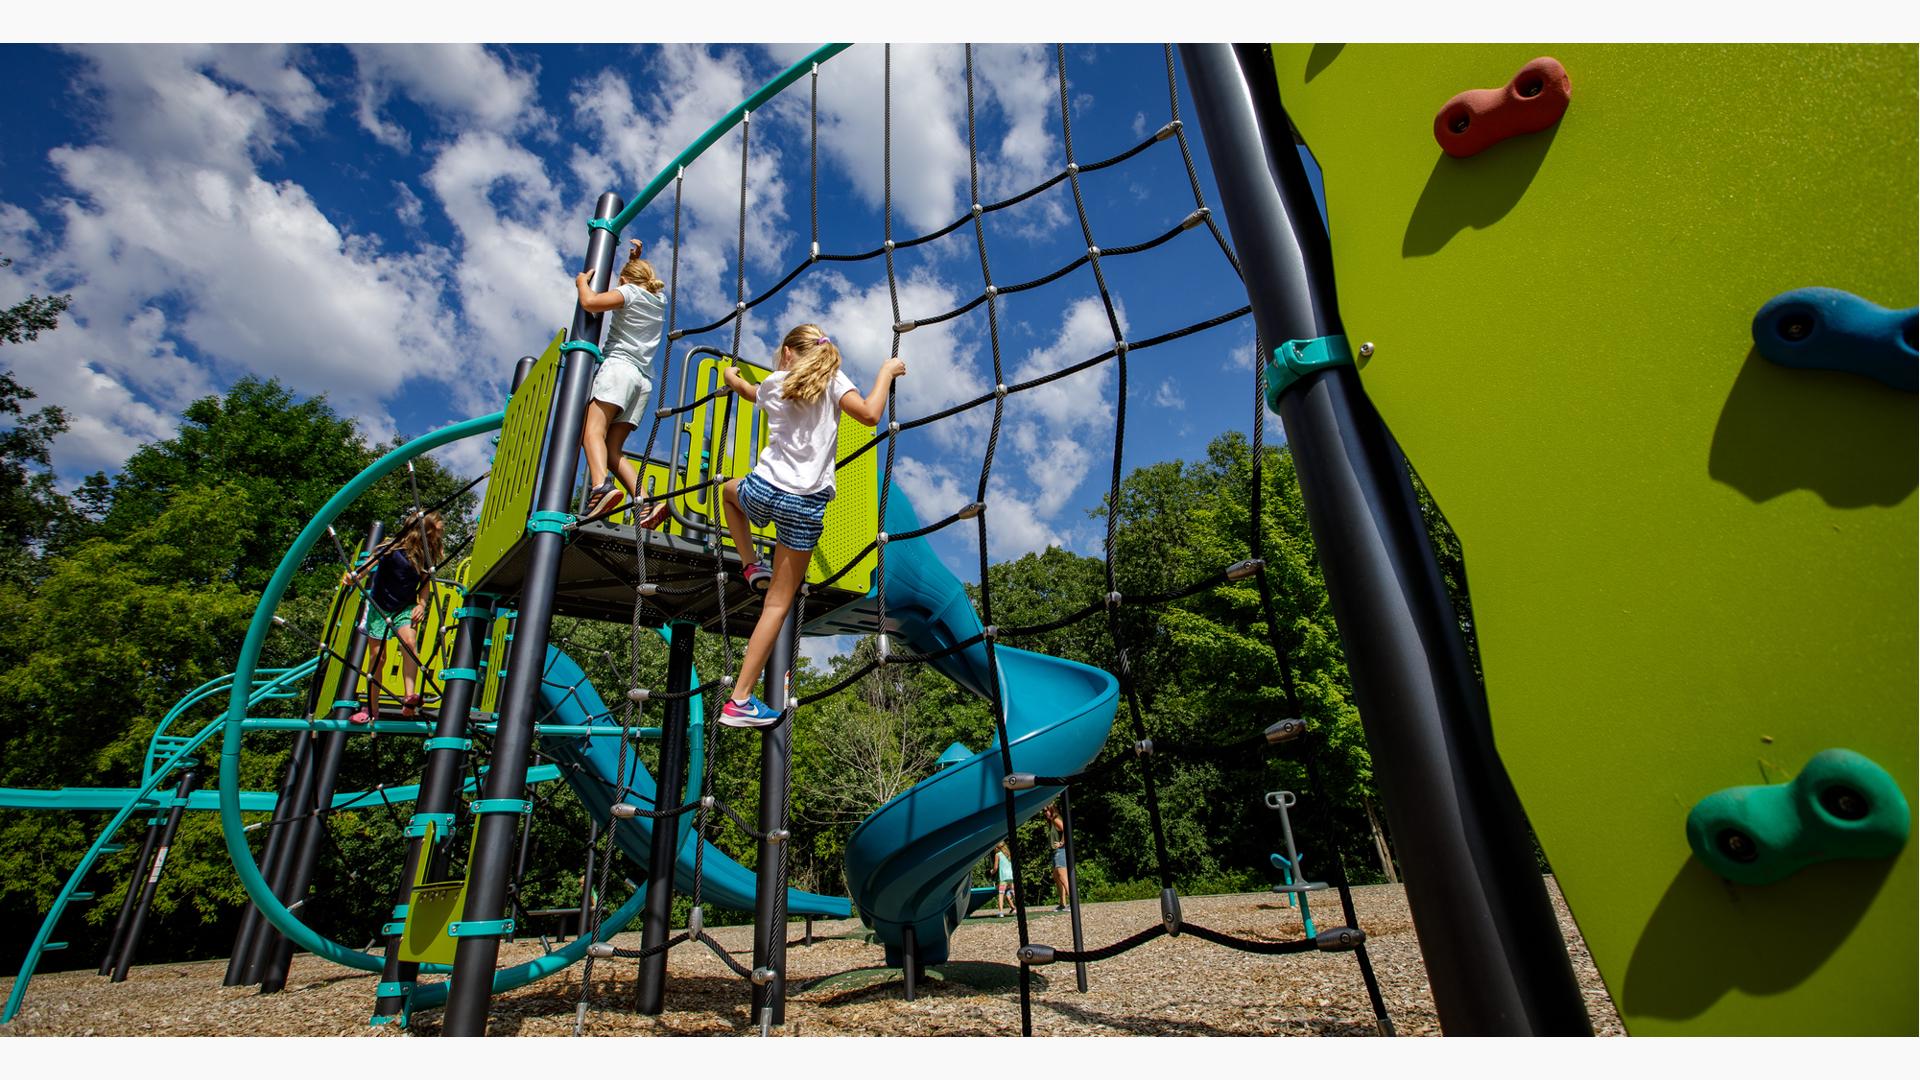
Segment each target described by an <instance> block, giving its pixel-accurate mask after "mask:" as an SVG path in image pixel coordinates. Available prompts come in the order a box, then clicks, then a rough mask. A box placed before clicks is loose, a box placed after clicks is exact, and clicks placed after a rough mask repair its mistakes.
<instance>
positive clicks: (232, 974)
mask: <svg viewBox="0 0 1920 1080" xmlns="http://www.w3.org/2000/svg"><path fill="white" fill-rule="evenodd" d="M312 745H313V738H312V737H311V736H310V735H308V734H307V733H306V732H304V731H303V732H298V733H296V734H295V735H294V737H293V749H292V751H291V752H290V753H288V754H287V768H286V772H285V774H284V775H283V776H282V777H281V778H280V788H279V791H278V797H277V798H275V799H274V802H273V815H272V817H270V818H269V819H268V821H267V842H266V844H265V845H264V846H263V848H262V850H261V853H260V876H261V877H263V878H265V879H266V880H267V884H268V887H269V888H274V889H275V892H274V895H275V896H276V897H277V896H279V895H280V893H279V891H278V889H277V888H276V887H275V886H274V882H275V881H276V880H278V876H279V872H280V865H281V863H282V861H283V859H282V857H281V855H282V852H283V851H285V849H286V843H285V840H284V836H285V834H286V832H287V829H286V823H287V819H289V818H291V817H292V816H293V815H294V809H293V796H294V792H295V790H296V789H297V788H298V786H299V784H300V780H301V778H302V777H303V776H305V775H306V772H307V750H308V748H309V747H311V746H312ZM266 925H267V920H266V919H265V918H264V917H262V916H261V914H260V909H259V908H257V907H255V906H254V905H252V904H251V903H249V904H248V905H247V909H246V911H245V912H243V913H241V916H240V929H239V930H237V931H235V932H234V935H233V952H232V953H231V954H230V955H229V956H228V957H227V974H226V978H225V979H224V980H223V981H222V983H221V985H222V986H244V985H246V984H247V983H250V982H253V981H254V980H253V978H252V969H253V956H254V952H255V950H256V949H257V948H258V947H259V943H260V934H261V928H262V927H265V926H266ZM101 974H102V975H104V974H106V972H104V971H103V972H101Z"/></svg>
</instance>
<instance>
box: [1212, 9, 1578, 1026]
mask: <svg viewBox="0 0 1920 1080" xmlns="http://www.w3.org/2000/svg"><path fill="white" fill-rule="evenodd" d="M1236 52H1237V53H1238V55H1236ZM1181 55H1182V57H1183V58H1184V60H1185V62H1186V69H1187V79H1188V83H1189V85H1190V87H1191V88H1192V91H1193V96H1194V101H1195V106H1196V107H1195V109H1194V112H1195V113H1196V114H1197V115H1198V116H1199V118H1200V121H1201V129H1202V131H1203V133H1204V135H1205V138H1206V143H1207V151H1208V153H1209V155H1210V156H1211V158H1212V161H1213V166H1214V175H1215V179H1216V180H1217V181H1218V183H1219V186H1220V197H1221V203H1222V209H1223V210H1225V212H1226V217H1227V220H1228V222H1229V223H1230V225H1231V226H1232V230H1233V238H1234V242H1235V247H1236V248H1237V250H1238V252H1239V256H1240V259H1241V262H1242V266H1243V267H1244V273H1245V279H1246V286H1247V295H1248V297H1249V299H1250V300H1251V301H1252V304H1253V314H1254V320H1255V323H1256V324H1257V326H1258V327H1259V331H1260V336H1261V338H1262V340H1263V343H1264V344H1265V346H1266V347H1267V348H1269V349H1271V348H1274V347H1275V346H1279V345H1281V344H1282V343H1283V342H1287V341H1296V340H1308V339H1314V338H1322V337H1329V336H1333V335H1338V334H1340V333H1341V332H1342V327H1341V324H1340V316H1339V310H1338V305H1337V302H1336V298H1335V295H1334V288H1333V285H1334V282H1333V259H1332V249H1331V247H1330V245H1329V242H1328V239H1327V233H1326V230H1325V227H1324V225H1323V223H1322V222H1321V219H1320V215H1319V212H1318V210H1317V209H1316V207H1315V205H1314V203H1313V196H1312V192H1311V189H1310V188H1309V186H1308V183H1307V178H1306V175H1305V168H1304V166H1303V165H1302V163H1301V161H1300V156H1299V153H1298V152H1297V150H1296V148H1295V146H1294V143H1293V136H1292V134H1291V132H1292V126H1291V124H1290V122H1289V121H1288V119H1287V115H1286V111H1285V109H1284V108H1283V107H1282V105H1281V102H1280V97H1279V90H1278V87H1277V85H1276V83H1275V80H1274V77H1273V62H1272V57H1271V55H1270V52H1269V50H1268V49H1267V48H1266V47H1264V46H1227V45H1182V46H1181ZM1262 359H1263V360H1264V359H1265V358H1264V357H1263V358H1262ZM1279 409H1280V416H1281V419H1282V421H1283V422H1284V423H1285V425H1286V431H1287V440H1288V443H1289V445H1290V446H1291V447H1292V449H1293V461H1294V468H1295V470H1296V471H1297V473H1298V474H1299V478H1300V488H1301V493H1302V497H1303V499H1304V501H1305V502H1306V507H1307V515H1308V521H1309V523H1310V524H1311V526H1312V529H1313V536H1314V543H1315V547H1316V548H1317V549H1318V551H1319V556H1320V563H1321V568H1322V570H1323V571H1324V573H1325V576H1326V582H1327V592H1328V595H1329V597H1330V599H1331V600H1332V605H1333V613H1334V618H1335V621H1336V622H1337V624H1338V626H1339V630H1340V640H1341V642H1342V643H1343V644H1344V647H1345V650H1346V658H1347V665H1348V669H1349V670H1350V672H1351V673H1352V677H1353V686H1354V701H1355V704H1356V705H1358V706H1359V710H1360V717H1361V720H1362V722H1363V723H1364V725H1365V728H1366V732H1367V742H1368V745H1369V746H1370V747H1371V749H1372V751H1373V761H1374V767H1375V775H1376V777H1377V778H1378V780H1379V784H1380V791H1381V794H1382V796H1383V798H1384V799H1385V801H1386V809H1387V818H1388V822H1389V824H1390V825H1391V826H1392V828H1393V833H1394V836H1395V837H1396V838H1397V839H1398V840H1399V842H1400V855H1401V858H1402V860H1403V863H1404V868H1405V870H1406V879H1407V901H1408V906H1409V908H1410V909H1411V910H1412V913H1413V919H1414V924H1415V927H1416V929H1417V930H1418V931H1419V938H1420V951H1421V954H1422V956H1423V957H1424V958H1425V960H1426V967H1427V973H1428V976H1429V979H1430V981H1431V983H1432V986H1433V997H1434V1003H1435V1005H1436V1006H1437V1009H1438V1012H1439V1014H1440V1022H1441V1026H1442V1028H1443V1029H1444V1030H1445V1031H1446V1032H1447V1033H1448V1034H1450V1035H1495V1034H1533V1035H1575V1034H1579V1035H1586V1034H1591V1033H1592V1028H1591V1025H1590V1024H1589V1023H1588V1020H1587V1014H1586V1008H1585V1006H1584V1004H1583V1003H1582V1001H1581V997H1580V989H1579V986H1578V984H1577V983H1576V982H1575V981H1574V977H1573V970H1572V966H1571V964H1570V963H1569V962H1568V959H1567V950H1566V944H1565V942H1564V941H1563V940H1562V939H1561V937H1560V927H1559V923H1558V921H1557V920H1556V918H1555V917H1554V912H1553V907H1552V905H1551V903H1550V902H1549V900H1548V898H1547V892H1546V887H1545V885H1544V883H1543V882H1542V880H1541V877H1540V874H1539V871H1538V870H1537V869H1535V866H1534V862H1533V852H1532V848H1531V846H1530V845H1529V843H1528V841H1527V835H1526V828H1525V822H1526V817H1525V814H1524V811H1522V809H1521V807H1520V802H1519V799H1518V797H1517V796H1516V795H1515V794H1514V791H1513V785H1512V783H1511V782H1510V781H1509V780H1508V778H1507V774H1506V770H1505V768H1504V767H1503V766H1502V765H1501V763H1500V758H1499V755H1498V753H1497V752H1496V751H1495V748H1494V743H1493V732H1492V728H1491V725H1490V723H1489V721H1488V719H1487V709H1486V696H1485V692H1484V690H1483V689H1482V688H1481V686H1480V684H1479V682H1478V680H1477V679H1475V677H1474V675H1473V669H1472V668H1471V667H1470V666H1469V664H1468V662H1467V655H1466V648H1465V645H1464V643H1463V642H1462V641H1461V638H1460V630H1459V626H1458V624H1457V622H1456V620H1455V618H1454V613H1453V607H1452V605H1451V604H1450V603H1449V602H1448V599H1447V595H1446V590H1445V587H1444V586H1443V584H1442V581H1441V577H1440V572H1439V567H1438V565H1437V564H1436V562H1435V560H1434V556H1433V551H1432V547H1431V545H1430V544H1429V542H1428V540H1427V532H1426V528H1425V526H1424V524H1423V523H1422V521H1421V518H1420V510H1419V507H1418V505H1417V504H1416V503H1415V501H1414V496H1413V489H1412V486H1411V484H1410V482H1409V480H1408V478H1407V464H1406V460H1405V458H1404V457H1403V456H1402V455H1401V453H1400V448H1399V446H1398V445H1397V444H1395V442H1394V440H1393V436H1392V435H1391V434H1389V433H1388V432H1387V429H1386V426H1385V425H1384V424H1383V423H1382V422H1381V420H1380V417H1379V415H1378V413H1376V412H1375V411H1374V408H1373V404H1372V402H1371V401H1370V400H1369V399H1368V398H1367V395H1366V392H1365V390H1364V389H1362V387H1361V384H1360V379H1359V377H1358V375H1357V373H1356V372H1355V371H1354V370H1353V369H1352V368H1351V367H1350V366H1348V367H1332V368H1323V369H1320V370H1317V371H1314V372H1312V373H1310V374H1308V375H1306V376H1305V377H1303V378H1301V379H1300V380H1299V381H1298V382H1296V383H1295V384H1294V385H1293V386H1292V387H1291V388H1289V389H1288V390H1287V391H1286V392H1285V393H1284V394H1283V395H1281V397H1280V399H1279Z"/></svg>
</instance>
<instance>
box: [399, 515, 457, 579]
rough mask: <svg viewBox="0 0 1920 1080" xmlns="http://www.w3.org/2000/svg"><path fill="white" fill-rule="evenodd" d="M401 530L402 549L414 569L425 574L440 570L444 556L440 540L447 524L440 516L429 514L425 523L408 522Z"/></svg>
mask: <svg viewBox="0 0 1920 1080" xmlns="http://www.w3.org/2000/svg"><path fill="white" fill-rule="evenodd" d="M400 529H401V533H400V547H401V549H402V550H404V551H405V552H406V553H407V561H408V562H410V563H412V564H413V568H414V569H415V570H418V571H420V572H421V573H423V574H424V573H426V572H427V571H429V570H433V569H436V568H438V567H439V565H440V559H441V558H442V557H443V555H444V549H443V548H442V547H441V544H440V540H441V537H442V536H443V535H445V533H446V523H445V522H443V521H441V520H440V515H439V514H428V515H427V516H426V519H425V520H424V521H421V522H420V523H418V524H414V523H413V522H412V521H408V522H407V523H406V524H405V525H402V526H400Z"/></svg>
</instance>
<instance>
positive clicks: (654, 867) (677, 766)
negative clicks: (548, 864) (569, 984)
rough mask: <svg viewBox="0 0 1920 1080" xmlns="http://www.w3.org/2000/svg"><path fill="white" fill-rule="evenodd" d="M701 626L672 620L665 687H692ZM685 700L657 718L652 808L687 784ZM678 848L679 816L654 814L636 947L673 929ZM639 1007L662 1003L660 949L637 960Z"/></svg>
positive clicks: (659, 940) (655, 1011) (651, 1009)
mask: <svg viewBox="0 0 1920 1080" xmlns="http://www.w3.org/2000/svg"><path fill="white" fill-rule="evenodd" d="M699 631H700V628H699V626H698V625H696V624H694V623H687V622H676V623H674V624H673V626H672V628H671V630H670V631H669V642H668V645H667V690H668V692H669V693H685V692H686V691H687V690H689V689H691V688H692V686H693V640H694V635H696V634H697V633H699ZM689 714H690V710H689V708H688V699H686V698H670V699H668V700H667V703H666V708H665V709H664V710H663V711H662V715H661V718H660V773H659V775H658V776H657V777H655V780H656V781H657V785H656V786H655V788H654V792H655V794H654V800H653V803H654V809H655V810H661V809H664V808H666V807H671V806H678V805H680V799H681V793H682V792H683V791H684V790H685V788H686V786H687V722H688V717H689ZM679 850H680V819H679V817H678V816H677V815H676V816H674V817H663V818H655V819H654V821H653V846H652V848H651V850H650V851H649V852H648V856H647V858H648V866H647V905H646V907H645V908H644V909H643V910H642V912H641V915H640V948H641V949H642V950H643V951H644V950H647V949H655V948H658V947H659V946H660V945H662V944H664V943H665V942H666V940H667V938H668V936H669V935H671V934H672V932H673V867H674V855H675V854H676V853H677V852H678V851H679ZM638 1006H639V1009H640V1015H642V1016H658V1015H660V1013H661V1012H663V1011H665V1009H666V1007H667V954H666V952H665V951H664V950H663V951H661V952H657V953H654V954H653V955H651V956H647V957H645V958H643V959H642V960H641V961H640V986H639V997H638Z"/></svg>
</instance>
